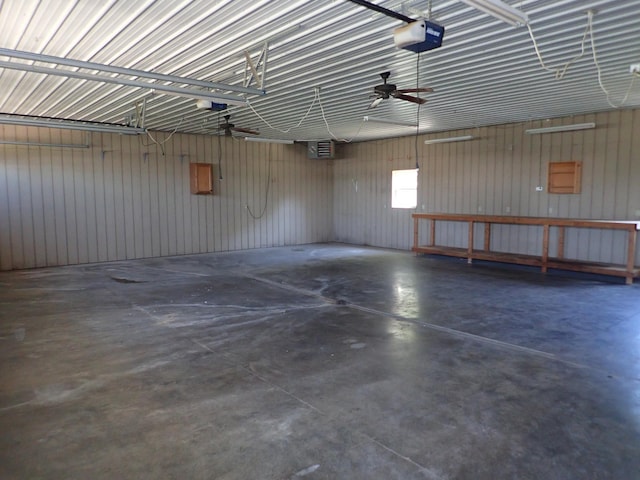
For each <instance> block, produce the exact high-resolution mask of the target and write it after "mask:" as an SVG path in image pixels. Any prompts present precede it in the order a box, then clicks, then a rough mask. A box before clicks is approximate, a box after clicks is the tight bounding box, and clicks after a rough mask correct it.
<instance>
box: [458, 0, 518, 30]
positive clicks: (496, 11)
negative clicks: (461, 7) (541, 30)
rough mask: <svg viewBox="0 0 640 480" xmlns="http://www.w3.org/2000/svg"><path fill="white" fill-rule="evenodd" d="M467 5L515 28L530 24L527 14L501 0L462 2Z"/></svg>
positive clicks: (466, 0) (467, 0)
mask: <svg viewBox="0 0 640 480" xmlns="http://www.w3.org/2000/svg"><path fill="white" fill-rule="evenodd" d="M462 1H463V2H464V3H466V4H467V5H471V6H472V7H474V8H477V9H478V10H482V11H483V12H486V13H488V14H489V15H491V16H492V17H495V18H497V19H498V20H502V21H503V22H507V23H510V24H511V25H513V26H514V27H521V26H523V25H527V24H528V23H529V17H528V16H527V14H526V13H524V12H522V11H520V10H518V9H517V8H513V7H512V6H511V5H508V4H506V3H504V2H502V1H500V0H462Z"/></svg>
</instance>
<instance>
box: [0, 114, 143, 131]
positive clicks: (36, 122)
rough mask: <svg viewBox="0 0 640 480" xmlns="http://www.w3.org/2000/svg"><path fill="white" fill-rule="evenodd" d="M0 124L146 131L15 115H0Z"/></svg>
mask: <svg viewBox="0 0 640 480" xmlns="http://www.w3.org/2000/svg"><path fill="white" fill-rule="evenodd" d="M0 124H4V125H20V126H24V127H45V128H63V129H65V130H82V131H85V132H99V133H120V134H124V135H140V134H143V133H145V132H146V130H145V129H144V128H137V127H127V126H125V125H116V124H109V123H84V122H81V121H76V120H56V119H50V118H37V117H17V116H13V115H0Z"/></svg>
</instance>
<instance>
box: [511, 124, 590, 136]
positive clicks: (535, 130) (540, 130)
mask: <svg viewBox="0 0 640 480" xmlns="http://www.w3.org/2000/svg"><path fill="white" fill-rule="evenodd" d="M591 128H596V124H595V123H593V122H590V123H574V124H572V125H558V126H555V127H542V128H530V129H528V130H525V131H524V133H526V134H528V135H538V134H540V133H556V132H571V131H573V130H589V129H591Z"/></svg>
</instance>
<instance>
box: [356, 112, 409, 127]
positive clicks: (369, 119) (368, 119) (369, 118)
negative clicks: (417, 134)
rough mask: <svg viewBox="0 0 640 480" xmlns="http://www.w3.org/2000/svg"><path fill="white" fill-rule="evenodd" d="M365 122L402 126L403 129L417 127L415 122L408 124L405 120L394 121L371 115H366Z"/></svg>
mask: <svg viewBox="0 0 640 480" xmlns="http://www.w3.org/2000/svg"><path fill="white" fill-rule="evenodd" d="M363 121H365V122H373V123H388V124H390V125H400V126H402V127H413V128H415V127H417V126H418V125H416V123H415V122H407V121H404V120H393V119H390V118H380V117H372V116H370V115H365V117H364V119H363Z"/></svg>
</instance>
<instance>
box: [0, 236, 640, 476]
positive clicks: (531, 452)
mask: <svg viewBox="0 0 640 480" xmlns="http://www.w3.org/2000/svg"><path fill="white" fill-rule="evenodd" d="M618 282H619V280H618ZM0 362H1V363H0V389H1V390H0V478H1V479H3V480H9V479H35V478H42V479H65V480H66V479H164V478H176V479H242V480H247V479H300V478H305V479H307V478H308V479H367V480H371V479H385V480H386V479H414V478H415V479H425V478H426V479H472V480H483V479H488V480H489V479H490V480H497V479H545V480H552V479H562V480H567V479H616V480H626V479H638V478H640V285H638V284H635V285H633V286H625V285H622V284H619V283H618V284H616V283H612V282H602V281H599V280H598V279H593V278H584V277H582V278H567V277H562V276H557V275H548V276H543V275H541V274H540V273H538V272H534V271H527V270H522V269H514V268H504V267H500V266H490V265H474V266H468V265H466V264H465V263H463V262H460V261H458V260H452V259H437V258H429V257H415V256H413V255H411V254H409V253H405V252H397V251H388V250H381V249H368V248H355V247H350V246H344V245H308V246H302V247H289V248H278V249H267V250H254V251H249V252H241V253H225V254H211V255H197V256H186V257H172V258H162V259H148V260H136V261H126V262H116V263H107V264H99V265H88V266H76V267H65V268H50V269H41V270H32V271H23V272H10V273H3V274H0Z"/></svg>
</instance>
